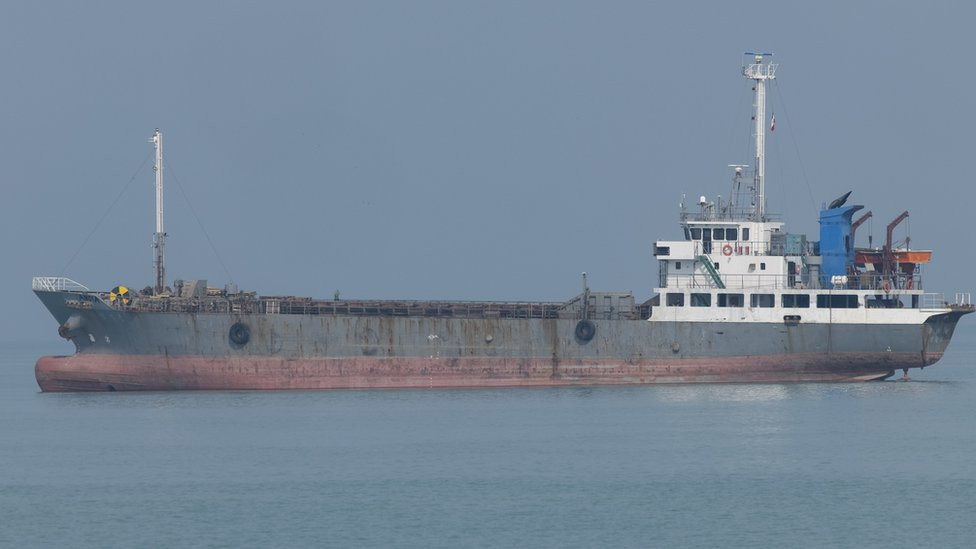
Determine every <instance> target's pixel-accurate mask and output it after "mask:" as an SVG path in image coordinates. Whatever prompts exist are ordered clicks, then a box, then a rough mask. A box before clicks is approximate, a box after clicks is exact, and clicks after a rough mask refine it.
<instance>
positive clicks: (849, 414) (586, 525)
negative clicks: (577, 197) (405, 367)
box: [0, 318, 976, 547]
mask: <svg viewBox="0 0 976 549" xmlns="http://www.w3.org/2000/svg"><path fill="white" fill-rule="evenodd" d="M967 322H968V323H970V324H971V323H972V321H971V319H968V318H965V319H963V321H962V326H961V327H960V329H959V330H958V331H957V334H956V337H955V340H954V341H953V343H952V345H951V347H950V349H949V352H948V353H947V354H946V356H945V358H944V359H943V360H942V362H940V363H939V364H937V365H935V366H933V367H930V368H927V369H925V370H924V371H918V370H913V371H912V373H913V380H912V381H910V382H907V383H905V382H901V381H896V380H892V381H885V382H872V383H853V384H814V383H804V384H760V385H745V384H743V385H679V386H642V387H635V386H631V387H580V388H554V389H526V388H518V389H490V390H380V391H376V390H369V391H367V390H363V391H318V392H316V391H300V392H182V393H121V392H116V393H95V394H42V393H40V392H39V391H38V388H37V385H36V383H35V381H34V376H33V365H34V361H35V360H36V359H37V357H38V356H40V355H42V354H48V353H52V352H64V347H63V345H62V346H59V344H58V343H57V342H52V343H50V344H38V345H27V344H13V345H6V346H3V347H0V544H2V545H6V546H12V547H23V546H58V547H109V546H118V547H147V546H148V547H152V546H159V547H173V546H179V547H193V546H200V547H240V546H264V547H270V546H332V547H515V546H519V547H602V546H615V547H676V546H681V547H693V546H705V547H724V546H745V547H748V546H753V547H788V546H794V545H800V546H847V547H854V546H857V547H863V546H875V547H916V546H927V547H967V546H968V547H972V546H976V426H974V425H973V423H974V421H973V418H974V416H976V338H974V335H976V328H974V327H970V326H967ZM898 375H899V376H900V372H899V374H898Z"/></svg>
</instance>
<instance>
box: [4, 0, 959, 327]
mask: <svg viewBox="0 0 976 549" xmlns="http://www.w3.org/2000/svg"><path fill="white" fill-rule="evenodd" d="M924 4H925V5H923V3H920V2H902V3H897V2H863V3H854V2H803V3H800V2H769V3H752V4H750V5H746V4H743V3H734V2H708V3H692V2H673V3H654V2H566V1H560V2H555V1H553V2H525V1H516V2H477V3H473V2H457V1H444V2H359V1H356V2H342V3H339V2H275V3H271V2H266V3H249V2H224V3H217V2H187V3H181V2H166V3H155V4H150V3H146V2H138V3H136V2H93V3H81V2H63V3H62V2H12V1H8V2H4V3H3V5H2V6H0V56H2V57H0V58H2V60H3V61H2V64H0V67H2V71H3V79H2V82H3V86H2V101H0V112H2V116H0V174H2V186H0V189H2V190H0V193H2V194H0V229H2V231H0V232H2V241H0V242H2V252H3V255H2V270H0V282H2V287H3V288H4V296H5V298H6V300H5V303H6V305H7V307H8V311H7V314H4V315H0V340H3V341H13V340H47V339H51V338H56V335H55V328H56V326H55V322H54V321H53V320H52V319H51V318H50V316H49V315H48V313H47V312H46V311H45V310H44V308H43V307H42V306H41V304H40V303H39V302H38V301H37V300H36V298H35V297H34V296H33V295H32V294H31V292H30V278H31V276H33V275H42V274H51V275H57V274H64V275H66V276H69V277H71V278H73V279H75V280H77V281H79V282H82V283H84V284H86V285H88V286H90V287H98V288H110V287H111V286H113V285H115V284H117V283H125V284H128V285H131V286H134V287H136V288H141V287H143V286H146V285H148V284H150V283H151V282H152V253H151V249H150V242H151V233H152V231H153V224H154V217H153V190H152V170H151V164H150V163H148V162H147V163H146V164H145V166H144V167H143V169H142V171H141V172H140V173H139V175H138V177H137V178H136V180H135V181H134V182H133V183H132V185H131V186H130V187H129V188H128V190H127V191H126V193H125V195H124V196H123V198H122V200H121V202H120V204H119V206H117V207H116V208H115V209H114V210H113V211H112V212H111V214H110V215H109V216H108V217H107V218H106V219H105V221H104V223H102V225H101V226H100V227H99V228H98V230H97V231H96V232H95V233H94V235H93V236H92V237H91V240H90V241H89V242H88V243H87V245H85V247H84V248H83V249H82V251H81V253H80V254H79V255H78V257H77V258H76V259H75V260H74V261H73V262H72V263H71V265H69V266H68V268H67V270H65V271H64V272H62V268H63V267H64V265H65V263H66V262H67V261H68V260H69V259H70V258H71V256H72V255H73V254H74V253H75V252H76V250H77V249H78V248H79V246H81V245H82V243H83V242H84V241H85V238H86V236H87V235H88V234H89V233H90V232H91V230H92V229H93V227H94V226H95V224H96V222H97V221H98V219H99V218H100V217H101V216H102V214H103V213H104V212H105V210H106V208H107V206H108V204H109V203H110V202H111V201H112V200H113V199H115V197H116V196H117V195H118V194H119V192H120V191H121V190H122V189H123V188H124V187H125V185H126V182H127V181H129V179H130V177H131V176H132V175H133V173H135V172H136V170H137V168H139V166H140V164H142V163H143V161H144V160H146V159H147V157H148V155H149V154H151V145H150V144H149V143H148V138H149V136H150V134H151V133H152V131H153V129H154V128H156V127H159V128H161V129H162V131H163V134H164V139H165V145H166V160H167V168H168V171H167V194H166V197H167V208H166V210H167V230H168V232H169V234H170V237H169V240H168V248H167V252H168V253H167V259H168V275H169V276H168V278H169V279H170V281H172V279H174V278H207V279H209V280H210V281H211V285H222V284H223V283H224V282H226V280H227V276H226V275H225V274H224V270H223V268H222V267H221V264H220V262H219V261H218V260H216V259H215V257H214V254H213V252H212V251H211V249H210V246H209V245H208V243H207V239H206V238H205V236H204V233H203V232H201V230H200V228H199V227H198V225H197V223H196V221H195V219H194V216H193V214H192V213H191V211H190V209H189V208H188V206H187V202H186V200H185V199H184V197H183V194H182V193H181V191H180V186H182V188H183V190H184V191H185V193H186V194H187V195H188V196H189V197H190V198H191V200H192V201H193V204H194V208H195V209H196V212H197V213H198V214H199V215H200V217H201V218H202V219H203V224H204V227H205V229H206V231H207V233H208V234H209V235H210V238H211V239H212V240H213V242H214V244H215V245H216V246H217V248H218V251H219V255H220V257H221V258H222V260H223V262H224V263H225V264H226V267H227V269H228V270H229V271H230V274H231V275H232V276H233V279H234V281H235V282H237V283H238V284H239V285H240V286H241V287H242V288H245V289H253V290H257V291H259V292H261V293H264V294H296V295H313V296H331V295H332V293H333V292H334V291H335V290H336V289H339V290H340V291H341V292H342V295H343V296H346V297H360V298H421V299H424V298H432V299H434V298H436V299H497V300H505V299H510V300H535V299H541V300H563V299H565V298H568V297H570V296H571V295H573V294H574V293H575V292H577V290H578V287H579V273H580V272H581V271H587V272H589V273H590V275H591V285H592V286H593V287H594V288H595V289H600V290H632V291H633V292H634V293H635V294H636V295H637V297H638V299H640V300H643V299H646V298H647V297H649V296H650V295H651V288H652V287H653V285H654V283H655V280H656V272H657V271H656V264H655V262H654V261H653V259H652V257H651V255H650V246H651V243H652V242H653V240H655V239H657V238H676V237H678V232H677V225H676V222H677V204H678V202H679V200H680V197H681V195H682V193H687V194H688V196H690V197H691V196H695V197H697V196H698V195H699V194H706V195H708V196H710V197H711V196H714V195H716V194H721V195H723V196H727V194H728V187H729V172H728V168H726V165H727V164H730V163H736V162H741V163H751V159H750V158H749V154H748V151H749V149H748V135H749V128H748V119H749V114H750V110H749V109H750V104H751V99H750V96H749V93H750V92H749V83H748V82H747V81H746V80H744V79H743V78H742V77H741V76H740V75H739V68H740V66H741V64H742V63H743V62H744V60H745V58H744V57H743V56H742V55H741V54H742V52H744V51H747V50H751V49H753V48H763V49H766V50H769V51H773V52H775V53H776V55H775V59H774V61H775V62H777V63H780V69H779V72H778V81H777V84H776V85H775V86H774V87H773V89H772V90H771V94H770V95H771V100H772V102H771V110H772V111H773V112H775V113H776V117H777V131H776V132H775V134H773V136H771V138H770V141H769V143H768V144H767V152H768V154H769V156H770V159H769V166H768V168H767V182H768V193H769V200H770V210H772V211H777V212H782V213H783V214H784V215H785V216H786V221H787V228H788V229H789V230H791V231H793V232H807V233H809V234H811V236H812V237H813V238H814V239H816V238H817V237H816V231H817V225H816V215H817V209H818V208H819V206H820V203H821V202H823V201H828V200H830V199H833V198H834V197H836V196H837V195H839V194H841V193H843V192H844V191H847V190H851V189H853V190H854V194H853V197H852V200H853V201H854V202H856V203H859V204H865V205H866V206H867V208H868V209H871V210H873V212H874V214H875V220H874V222H873V224H872V225H868V226H866V227H865V228H864V229H862V230H861V231H859V233H858V234H859V237H860V236H861V235H863V237H864V238H866V236H867V234H868V233H869V232H873V234H874V235H875V240H876V242H877V241H878V240H879V239H881V238H883V234H884V225H885V224H886V223H887V221H888V220H890V219H891V218H893V217H895V216H896V215H897V214H898V213H900V212H901V211H902V210H904V209H909V210H910V211H911V218H910V222H909V223H910V229H911V236H912V244H913V246H914V247H918V248H932V249H934V250H935V252H936V254H935V264H934V265H932V266H931V267H930V268H928V269H927V271H926V272H925V282H926V287H927V288H928V289H931V290H937V291H946V292H949V293H951V292H954V291H956V290H969V289H971V287H972V282H971V281H972V276H971V272H972V267H973V263H974V262H973V260H972V252H971V250H970V248H971V246H970V245H969V242H970V238H969V236H970V235H971V234H973V232H974V231H973V229H970V228H968V227H967V225H968V221H969V220H970V219H971V217H972V215H971V211H972V204H973V202H974V190H973V188H972V185H971V183H970V179H971V177H970V172H971V170H972V166H971V162H970V160H971V156H972V149H973V139H972V137H971V135H972V132H973V128H974V127H976V125H974V122H976V121H974V118H976V117H974V114H976V109H974V107H973V102H972V100H971V98H970V96H971V93H972V88H973V81H974V76H973V69H972V67H973V62H972V59H971V54H972V52H973V51H974V39H973V37H972V32H971V22H972V21H973V16H974V11H976V9H974V8H973V7H972V6H971V5H970V4H967V3H961V2H960V3H958V4H949V3H938V2H935V3H931V2H930V3H924ZM794 140H795V143H796V146H794ZM797 150H799V157H798V156H797ZM801 164H802V168H801ZM811 195H812V197H813V201H811ZM872 227H873V230H870V231H869V230H866V229H870V228H872ZM906 228H907V226H906ZM896 234H897V235H898V237H899V238H903V237H904V234H905V230H904V228H903V229H901V230H900V231H899V232H898V233H896ZM861 244H863V242H861Z"/></svg>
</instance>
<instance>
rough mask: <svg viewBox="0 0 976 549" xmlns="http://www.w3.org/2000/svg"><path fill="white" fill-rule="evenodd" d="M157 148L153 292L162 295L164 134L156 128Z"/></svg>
mask: <svg viewBox="0 0 976 549" xmlns="http://www.w3.org/2000/svg"><path fill="white" fill-rule="evenodd" d="M150 141H151V142H152V144H153V146H155V148H156V161H155V163H154V164H153V171H154V172H155V173H156V232H155V233H153V253H154V258H153V266H154V267H155V270H156V282H155V285H154V286H153V293H154V294H155V295H160V294H162V293H163V292H164V291H166V266H165V254H164V253H163V252H164V248H165V243H166V231H165V230H164V228H163V134H162V132H160V131H159V128H156V131H155V132H154V133H153V135H152V138H151V139H150Z"/></svg>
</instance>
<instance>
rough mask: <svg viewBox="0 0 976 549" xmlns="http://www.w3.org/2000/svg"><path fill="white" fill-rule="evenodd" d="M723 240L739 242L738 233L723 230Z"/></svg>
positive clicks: (733, 230)
mask: <svg viewBox="0 0 976 549" xmlns="http://www.w3.org/2000/svg"><path fill="white" fill-rule="evenodd" d="M725 240H739V231H738V230H737V229H725Z"/></svg>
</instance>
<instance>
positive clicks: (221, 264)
mask: <svg viewBox="0 0 976 549" xmlns="http://www.w3.org/2000/svg"><path fill="white" fill-rule="evenodd" d="M166 169H167V170H169V174H170V175H171V176H172V177H173V180H174V181H176V188H178V189H179V190H180V194H181V195H182V196H183V200H185V201H186V205H187V206H189V207H190V213H192V214H193V218H194V219H196V220H197V225H199V226H200V231H201V232H203V236H204V237H206V239H207V243H208V244H210V249H211V250H213V253H214V257H216V258H217V263H220V267H221V268H222V269H223V270H224V274H225V275H227V279H228V280H229V281H230V282H231V283H233V282H234V277H233V276H232V275H231V274H230V270H228V269H227V265H224V260H223V259H221V257H220V253H218V252H217V247H216V246H214V243H213V240H211V239H210V234H209V233H207V229H206V228H204V226H203V221H201V220H200V216H199V215H197V211H196V209H194V208H193V202H191V201H190V198H189V196H187V194H186V191H185V190H183V184H182V183H180V178H179V177H177V176H176V172H175V171H174V170H173V166H172V165H171V164H170V163H169V162H168V161H167V162H166Z"/></svg>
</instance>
